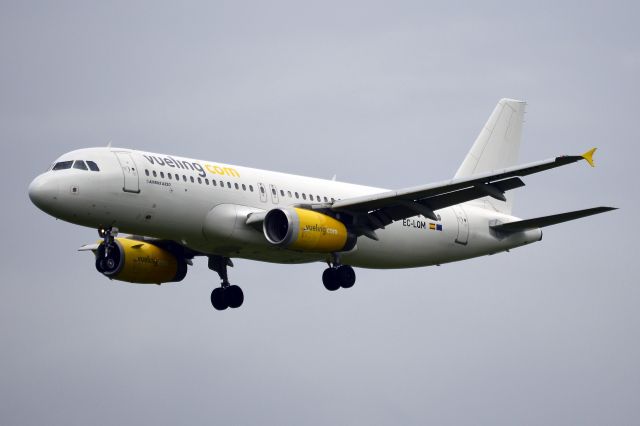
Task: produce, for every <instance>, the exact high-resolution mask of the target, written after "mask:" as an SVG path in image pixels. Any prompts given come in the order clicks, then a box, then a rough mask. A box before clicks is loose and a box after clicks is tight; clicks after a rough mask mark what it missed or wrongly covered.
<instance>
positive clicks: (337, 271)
mask: <svg viewBox="0 0 640 426" xmlns="http://www.w3.org/2000/svg"><path fill="white" fill-rule="evenodd" d="M327 264H328V265H329V267H328V268H327V269H325V270H324V272H323V273H322V284H324V288H326V289H327V290H329V291H336V290H337V289H339V288H340V287H342V288H351V287H353V285H354V284H355V283H356V273H355V271H354V270H353V268H352V267H351V266H349V265H342V264H340V259H339V258H338V255H333V256H332V262H327Z"/></svg>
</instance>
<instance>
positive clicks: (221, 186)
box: [220, 180, 224, 188]
mask: <svg viewBox="0 0 640 426" xmlns="http://www.w3.org/2000/svg"><path fill="white" fill-rule="evenodd" d="M220 188H224V181H223V180H221V181H220Z"/></svg>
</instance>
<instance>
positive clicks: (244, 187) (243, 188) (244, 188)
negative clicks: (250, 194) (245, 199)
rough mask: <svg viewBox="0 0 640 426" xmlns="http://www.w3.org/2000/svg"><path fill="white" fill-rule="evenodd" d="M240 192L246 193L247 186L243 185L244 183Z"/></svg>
mask: <svg viewBox="0 0 640 426" xmlns="http://www.w3.org/2000/svg"><path fill="white" fill-rule="evenodd" d="M242 190H243V191H246V190H247V185H245V184H244V183H243V184H242Z"/></svg>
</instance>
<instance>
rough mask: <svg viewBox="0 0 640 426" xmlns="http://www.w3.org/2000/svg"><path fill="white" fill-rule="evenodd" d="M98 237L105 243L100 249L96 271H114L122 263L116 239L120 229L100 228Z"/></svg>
mask: <svg viewBox="0 0 640 426" xmlns="http://www.w3.org/2000/svg"><path fill="white" fill-rule="evenodd" d="M98 235H100V238H102V240H103V242H102V244H101V245H100V246H99V247H98V255H97V256H96V269H98V271H100V272H109V271H113V270H114V269H116V268H117V267H118V264H119V263H120V252H119V251H118V250H117V247H116V242H115V238H116V236H117V235H118V228H113V227H109V228H100V229H98Z"/></svg>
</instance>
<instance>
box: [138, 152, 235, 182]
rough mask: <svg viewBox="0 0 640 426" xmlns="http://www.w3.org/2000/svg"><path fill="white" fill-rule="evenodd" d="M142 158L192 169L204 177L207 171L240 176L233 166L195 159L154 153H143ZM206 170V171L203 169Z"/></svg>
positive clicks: (215, 173)
mask: <svg viewBox="0 0 640 426" xmlns="http://www.w3.org/2000/svg"><path fill="white" fill-rule="evenodd" d="M144 158H146V160H147V161H148V162H149V163H151V164H152V165H158V166H166V167H173V168H176V169H184V170H194V171H196V172H198V175H200V176H202V177H205V176H206V175H207V172H209V173H211V174H214V175H222V176H230V177H240V173H238V171H237V170H236V169H234V168H233V167H221V166H217V165H211V164H205V165H204V167H203V166H202V164H200V163H198V162H195V161H187V160H176V159H175V158H172V157H156V156H155V155H144ZM205 170H206V171H205Z"/></svg>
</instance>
